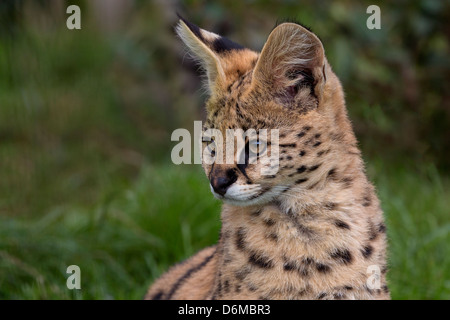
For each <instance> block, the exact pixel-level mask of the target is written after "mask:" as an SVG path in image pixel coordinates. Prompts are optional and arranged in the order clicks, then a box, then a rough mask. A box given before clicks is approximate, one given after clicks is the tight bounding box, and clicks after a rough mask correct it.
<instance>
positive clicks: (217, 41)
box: [178, 15, 245, 54]
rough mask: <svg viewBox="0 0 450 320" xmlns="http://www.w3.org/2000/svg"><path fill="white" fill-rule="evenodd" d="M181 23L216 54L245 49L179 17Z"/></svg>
mask: <svg viewBox="0 0 450 320" xmlns="http://www.w3.org/2000/svg"><path fill="white" fill-rule="evenodd" d="M178 17H179V18H180V20H181V21H183V22H184V23H185V24H186V26H187V27H188V28H189V29H190V30H191V31H192V33H193V34H194V35H195V36H197V37H198V39H199V40H200V41H202V42H203V43H204V44H205V45H206V46H208V47H209V48H210V49H211V50H212V51H213V52H214V53H217V54H222V53H225V52H227V51H231V50H243V49H245V48H244V47H243V46H241V45H240V44H238V43H236V42H233V41H231V40H230V39H228V38H225V37H223V36H220V35H218V34H216V33H214V32H210V31H207V30H204V29H201V28H199V27H198V26H196V25H195V24H193V23H191V22H189V21H187V20H186V19H184V18H183V17H181V16H180V15H178Z"/></svg>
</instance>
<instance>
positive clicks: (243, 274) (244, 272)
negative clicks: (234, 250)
mask: <svg viewBox="0 0 450 320" xmlns="http://www.w3.org/2000/svg"><path fill="white" fill-rule="evenodd" d="M249 273H250V269H249V268H242V269H239V270H238V271H236V272H235V273H234V276H235V277H236V279H237V280H239V281H242V280H244V279H245V278H246V277H247V276H248V274H249Z"/></svg>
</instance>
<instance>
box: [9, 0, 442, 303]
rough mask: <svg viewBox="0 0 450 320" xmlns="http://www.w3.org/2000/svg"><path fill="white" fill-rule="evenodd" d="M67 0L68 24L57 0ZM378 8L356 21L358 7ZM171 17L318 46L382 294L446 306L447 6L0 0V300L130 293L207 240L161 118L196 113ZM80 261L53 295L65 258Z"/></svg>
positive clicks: (198, 182)
mask: <svg viewBox="0 0 450 320" xmlns="http://www.w3.org/2000/svg"><path fill="white" fill-rule="evenodd" d="M70 4H77V5H79V6H80V8H81V21H82V22H81V23H82V29H81V30H68V29H67V27H66V19H67V18H68V16H69V15H68V14H66V8H67V6H68V5H70ZM371 4H377V5H379V6H380V8H381V30H368V29H367V27H366V20H367V18H368V16H369V15H368V14H366V8H367V7H368V6H369V5H371ZM176 12H179V13H181V14H182V15H183V16H185V17H186V18H187V19H188V20H190V21H192V22H194V23H196V24H198V25H200V26H202V27H203V28H205V29H208V30H211V31H214V32H216V33H219V34H222V35H225V36H227V37H229V38H231V39H233V40H235V41H236V42H239V43H241V44H243V45H246V46H248V47H250V48H252V49H255V50H260V49H261V48H262V45H263V44H264V41H265V39H266V38H267V36H268V34H269V33H270V31H271V29H272V28H273V26H274V25H275V23H276V21H277V20H283V19H285V18H291V19H297V20H299V21H301V22H303V23H304V24H306V25H309V26H311V28H312V29H313V31H314V32H315V33H316V34H317V35H318V36H319V37H320V38H321V39H322V41H323V44H324V47H325V50H326V53H327V57H328V60H329V62H330V63H331V65H332V67H333V69H334V71H335V72H336V73H337V75H338V76H339V78H340V79H341V81H342V83H343V86H344V88H345V92H346V99H347V106H348V109H349V113H350V116H351V119H352V121H353V124H354V128H355V131H356V134H357V137H358V139H359V141H360V145H361V148H362V150H363V154H364V160H365V161H366V163H367V171H368V175H369V177H370V179H371V180H372V181H373V182H374V183H375V185H376V187H377V190H378V193H379V196H380V198H381V201H382V206H383V209H384V211H385V215H386V220H387V226H388V236H389V264H390V271H389V274H388V278H389V282H390V288H391V291H392V297H393V298H394V299H450V249H449V242H450V241H449V240H450V214H449V213H450V212H449V211H450V209H449V208H450V188H449V186H450V180H449V175H448V173H449V170H450V161H449V160H448V159H449V157H450V130H449V125H450V90H449V89H450V88H449V80H450V73H449V71H450V60H449V53H450V52H449V51H450V50H449V49H450V43H449V35H450V5H449V1H439V0H437V1H432V0H431V1H406V0H403V1H402V0H399V1H395V3H393V2H389V3H388V2H381V1H356V0H345V1H333V2H331V1H330V2H328V1H312V0H311V1H300V0H295V1H290V0H285V1H249V0H243V1H208V2H206V1H196V0H191V1H175V0H173V1H163V0H161V1H143V0H141V1H138V0H135V1H133V0H95V1H64V0H48V1H44V0H42V1H37V0H36V1H31V0H28V1H20V0H15V1H14V0H12V1H11V0H3V1H1V2H0V299H140V298H142V297H143V296H144V294H145V291H146V289H147V287H148V285H149V284H150V283H151V282H152V280H153V279H154V278H156V277H157V276H159V275H160V274H161V273H162V272H163V271H164V270H166V269H167V267H168V266H169V265H171V264H173V263H175V262H177V261H180V260H182V259H184V258H186V257H188V256H190V255H191V254H193V253H195V252H196V251H197V250H199V249H200V248H202V247H204V246H207V245H210V244H213V243H215V242H216V241H217V239H218V232H219V228H220V222H219V213H220V203H219V202H218V201H216V200H214V199H213V197H212V195H211V194H210V191H209V186H208V181H207V179H206V177H205V176H204V173H203V172H202V170H201V168H200V166H198V165H180V166H176V165H174V164H172V162H171V160H170V150H171V148H172V147H173V146H174V145H175V142H171V141H170V135H171V132H172V131H173V130H174V129H175V128H187V129H189V130H192V129H193V121H194V120H202V119H204V111H203V109H202V104H203V102H204V99H205V97H204V96H203V95H202V94H201V90H200V80H199V78H198V74H197V67H196V66H195V64H193V62H192V61H190V60H189V59H187V58H186V57H185V51H184V48H183V47H182V45H181V43H180V41H179V40H178V39H177V38H176V37H175V35H174V32H173V27H174V24H175V23H176V20H177V19H176ZM72 264H75V265H78V266H79V267H80V268H81V287H82V289H81V290H68V289H67V287H66V279H67V277H68V274H66V268H67V267H68V266H69V265H72Z"/></svg>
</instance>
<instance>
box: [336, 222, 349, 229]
mask: <svg viewBox="0 0 450 320" xmlns="http://www.w3.org/2000/svg"><path fill="white" fill-rule="evenodd" d="M334 224H335V225H336V227H338V228H341V229H347V230H350V226H349V225H348V224H347V223H345V222H344V221H342V220H336V221H335V222H334Z"/></svg>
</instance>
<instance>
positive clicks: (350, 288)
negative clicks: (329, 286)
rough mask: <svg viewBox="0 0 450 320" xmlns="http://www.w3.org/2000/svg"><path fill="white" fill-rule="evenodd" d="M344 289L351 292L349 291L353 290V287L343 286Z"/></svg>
mask: <svg viewBox="0 0 450 320" xmlns="http://www.w3.org/2000/svg"><path fill="white" fill-rule="evenodd" d="M344 289H345V290H348V291H351V290H353V287H352V286H344Z"/></svg>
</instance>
